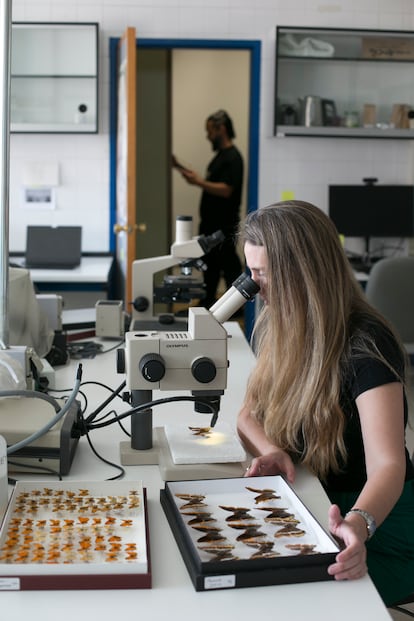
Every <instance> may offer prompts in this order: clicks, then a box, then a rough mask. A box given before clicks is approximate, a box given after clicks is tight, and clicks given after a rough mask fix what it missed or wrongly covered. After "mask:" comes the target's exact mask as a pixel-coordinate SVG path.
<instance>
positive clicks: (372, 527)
mask: <svg viewBox="0 0 414 621" xmlns="http://www.w3.org/2000/svg"><path fill="white" fill-rule="evenodd" d="M351 513H358V514H359V515H360V516H361V517H362V518H363V519H364V520H365V525H366V527H367V535H368V537H367V541H369V539H371V537H372V536H373V534H374V533H375V531H376V530H377V524H376V522H375V518H374V517H373V516H372V515H371V514H370V513H368V511H364V510H363V509H357V508H356V507H355V508H354V509H350V510H349V511H348V513H347V514H346V515H345V519H346V518H347V517H348V515H350V514H351Z"/></svg>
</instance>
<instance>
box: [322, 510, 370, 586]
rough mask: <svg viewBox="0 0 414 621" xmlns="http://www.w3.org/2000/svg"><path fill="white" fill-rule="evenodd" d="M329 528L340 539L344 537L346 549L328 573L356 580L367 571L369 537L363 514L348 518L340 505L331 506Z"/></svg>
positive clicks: (335, 576)
mask: <svg viewBox="0 0 414 621" xmlns="http://www.w3.org/2000/svg"><path fill="white" fill-rule="evenodd" d="M329 530H330V531H331V533H332V534H333V535H334V536H335V537H337V538H338V539H342V541H343V542H344V544H345V549H344V550H342V551H341V552H339V554H337V555H336V559H335V563H333V564H332V565H330V566H329V567H328V573H329V574H330V575H331V576H334V578H335V580H354V579H356V578H362V576H365V574H366V573H367V551H366V548H365V540H366V538H367V530H366V525H365V522H364V521H363V519H362V518H361V516H359V515H357V514H354V515H352V516H349V517H347V519H346V520H344V518H343V517H342V515H341V512H340V510H339V507H338V506H337V505H332V506H331V507H330V508H329Z"/></svg>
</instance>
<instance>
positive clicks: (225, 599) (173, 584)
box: [1, 323, 391, 621]
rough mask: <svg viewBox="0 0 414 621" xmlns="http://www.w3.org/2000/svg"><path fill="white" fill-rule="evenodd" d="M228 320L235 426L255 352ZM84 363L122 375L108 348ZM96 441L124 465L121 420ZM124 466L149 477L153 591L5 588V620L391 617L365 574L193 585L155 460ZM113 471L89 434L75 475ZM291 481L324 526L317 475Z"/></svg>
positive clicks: (97, 398)
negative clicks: (209, 587) (221, 586)
mask: <svg viewBox="0 0 414 621" xmlns="http://www.w3.org/2000/svg"><path fill="white" fill-rule="evenodd" d="M225 326H226V329H227V330H228V332H229V333H230V334H231V335H232V338H231V339H230V340H229V359H230V367H229V373H228V389H227V390H226V392H225V394H224V396H223V397H222V404H221V413H220V418H221V419H222V420H223V421H226V422H227V423H229V424H230V425H232V426H235V423H236V416H237V412H238V410H239V408H240V406H241V402H242V399H243V395H244V388H245V385H246V380H247V377H248V374H249V372H250V369H251V368H252V365H253V362H254V357H253V355H252V353H251V351H250V348H249V347H248V345H247V343H246V341H245V339H244V336H243V334H242V332H241V330H240V328H239V326H238V324H237V323H227V324H225ZM103 345H104V349H109V348H110V347H111V341H107V342H104V343H103ZM82 364H83V378H82V381H83V382H88V381H99V382H104V383H107V384H108V385H110V386H111V387H112V388H113V389H115V388H116V387H117V386H119V385H120V384H121V382H122V379H123V376H122V375H117V373H116V354H115V352H114V351H112V352H109V353H107V354H101V355H100V356H98V357H97V358H96V359H94V360H84V361H82ZM76 367H77V363H76V362H71V363H70V365H68V366H67V367H64V368H62V369H59V370H58V371H57V374H56V381H57V387H59V388H68V389H69V388H70V387H71V386H72V385H73V382H74V376H75V370H76ZM83 390H84V391H85V392H86V393H87V395H88V399H89V403H90V405H89V409H88V413H90V412H91V411H93V409H94V407H96V406H97V405H98V404H100V403H101V402H102V401H104V399H106V398H107V396H108V394H109V393H108V392H107V391H105V390H104V389H103V388H100V387H99V386H85V387H84V389H83ZM160 396H164V397H165V396H167V395H166V393H154V398H156V397H160ZM115 404H116V407H117V411H118V412H123V411H126V410H127V409H128V407H127V404H123V403H122V402H121V401H120V400H119V399H118V400H117V401H116V402H115ZM112 405H113V404H112ZM172 415H173V416H172ZM153 417H154V421H153V423H154V426H157V427H158V426H162V425H165V424H167V423H168V422H171V421H172V419H174V420H179V421H180V423H181V422H185V423H186V424H190V425H194V426H201V425H205V424H206V421H205V415H202V414H196V413H194V412H193V409H192V404H191V403H172V404H169V405H162V406H159V407H156V408H154V410H153ZM220 418H219V420H220ZM91 440H92V442H93V443H94V446H95V448H96V449H97V450H98V451H99V453H100V454H101V455H102V456H103V457H104V458H105V459H108V460H110V461H114V462H116V463H119V461H120V458H119V442H120V440H125V436H124V435H123V434H122V432H121V430H120V428H119V426H118V425H116V424H114V425H111V426H110V427H106V428H104V429H101V430H96V431H94V432H92V434H91ZM125 469H126V475H125V477H126V479H127V480H137V479H138V480H142V481H143V484H144V487H146V489H147V498H148V513H149V529H150V541H151V559H152V589H149V590H145V589H143V590H139V591H137V590H107V591H99V592H94V591H87V590H86V591H77V592H71V591H48V592H46V593H44V594H43V595H42V599H41V600H40V599H39V593H36V592H33V591H22V592H10V591H5V592H3V593H2V594H1V607H2V611H3V612H4V616H5V619H7V621H22V620H23V619H27V620H30V621H56V619H59V621H72V619H73V617H75V618H77V619H79V620H80V621H83V620H85V621H86V620H88V621H89V620H90V619H94V618H97V619H99V621H113V620H114V619H116V618H117V617H119V616H120V615H122V616H128V617H129V616H131V617H132V618H134V617H137V618H142V619H145V620H146V621H166V620H171V621H175V620H176V621H183V620H186V619H197V621H211V619H214V618H218V619H220V620H221V619H236V620H237V621H251V620H252V619H259V618H261V617H262V616H266V617H269V618H271V619H289V621H303V619H306V621H323V620H324V619H327V620H328V619H329V620H330V619H335V621H342V620H343V621H349V620H350V619H355V620H357V619H363V620H364V621H382V620H386V619H388V620H389V619H390V618H391V617H390V616H389V614H388V611H387V609H386V608H385V607H384V605H383V603H382V601H381V599H380V597H379V595H378V593H377V592H376V590H375V588H374V586H373V584H372V582H371V580H370V578H369V577H367V576H366V577H365V578H363V579H361V580H357V581H346V582H335V581H331V580H330V581H326V582H314V583H303V584H290V585H277V586H265V587H254V588H239V589H236V590H234V589H225V590H217V591H208V592H197V591H195V589H194V587H193V584H192V582H191V579H190V576H189V574H188V572H187V569H186V567H185V565H184V561H183V559H182V557H181V554H180V552H179V549H178V547H177V544H176V542H175V540H174V537H173V534H172V531H171V529H170V527H169V524H168V522H167V519H166V517H165V515H164V512H163V509H162V507H161V505H160V502H159V492H160V489H162V488H163V487H164V482H163V480H162V479H161V477H160V474H159V470H158V467H157V466H125ZM115 474H116V472H115V470H114V469H113V468H111V467H110V466H109V465H106V464H104V463H102V462H100V461H99V460H98V459H97V458H96V457H95V456H94V455H93V453H92V451H91V449H90V448H89V445H88V443H87V441H86V439H85V438H82V439H81V440H80V443H79V446H78V449H77V452H76V455H75V458H74V462H73V465H72V468H71V472H70V475H69V477H68V478H69V479H74V480H84V481H87V480H89V481H91V480H103V479H107V478H109V477H113V476H114V475H115ZM39 479H40V477H39ZM31 480H33V479H31ZM43 480H45V478H44V479H43ZM46 480H47V479H46ZM294 489H295V490H296V492H297V493H298V495H299V496H300V497H301V498H302V499H303V501H304V502H305V504H306V505H307V507H308V508H309V510H310V511H311V512H312V513H313V514H314V516H315V517H316V518H317V519H318V520H319V521H320V523H321V524H322V525H324V526H325V527H326V526H327V511H328V506H329V502H328V499H327V497H326V495H325V493H324V491H323V489H322V487H321V485H320V484H319V482H318V480H317V479H315V478H314V477H313V476H311V475H309V473H307V472H306V471H305V470H303V469H299V471H298V475H297V481H296V483H295V485H294Z"/></svg>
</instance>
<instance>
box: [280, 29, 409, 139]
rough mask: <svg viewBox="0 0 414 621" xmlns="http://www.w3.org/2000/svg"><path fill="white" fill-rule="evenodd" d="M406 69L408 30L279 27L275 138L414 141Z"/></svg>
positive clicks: (407, 71)
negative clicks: (312, 112) (309, 108)
mask: <svg viewBox="0 0 414 621" xmlns="http://www.w3.org/2000/svg"><path fill="white" fill-rule="evenodd" d="M413 63H414V33H412V32H410V31H388V30H387V31H384V30H351V29H330V28H294V27H283V26H280V27H278V28H277V32H276V80H275V86H276V92H275V126H274V134H275V135H276V136H320V137H343V138H347V137H348V138H397V139H400V138H402V139H414V130H412V129H410V121H409V112H410V111H411V108H412V109H413V110H414V80H413V79H412V74H413V67H414V64H413ZM309 97H311V98H312V100H313V101H312V105H313V106H314V107H316V108H318V107H319V109H318V110H317V114H316V115H315V116H314V118H310V117H311V115H307V114H306V113H305V107H306V101H307V98H309ZM326 105H327V106H328V108H327V109H328V110H329V114H326V113H325V106H326ZM368 111H369V113H368ZM413 115H414V113H413ZM350 116H352V117H353V120H352V123H350V122H348V120H349V118H350ZM347 119H348V120H347ZM347 125H348V126H347ZM349 125H352V126H349Z"/></svg>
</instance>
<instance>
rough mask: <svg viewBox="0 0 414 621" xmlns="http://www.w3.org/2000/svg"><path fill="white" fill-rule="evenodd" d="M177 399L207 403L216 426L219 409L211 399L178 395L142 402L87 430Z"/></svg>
mask: <svg viewBox="0 0 414 621" xmlns="http://www.w3.org/2000/svg"><path fill="white" fill-rule="evenodd" d="M175 401H192V402H197V403H202V404H203V405H205V406H206V407H208V408H209V409H210V410H211V412H212V414H213V418H212V421H211V427H214V425H215V421H216V420H217V416H218V411H217V408H215V407H214V405H213V404H212V403H210V401H204V400H203V399H200V398H199V397H190V396H178V397H165V398H164V399H156V400H154V401H149V402H148V403H142V404H140V405H138V406H136V407H134V408H131V409H130V410H128V411H127V412H124V413H123V414H117V416H116V417H114V418H112V419H111V420H110V421H106V422H102V423H95V424H93V423H92V424H90V425H88V427H87V430H88V431H91V430H92V429H100V428H102V427H108V426H109V425H112V423H114V422H116V421H119V420H122V419H124V418H127V417H128V416H132V414H135V412H142V411H144V410H149V409H150V408H152V407H154V406H156V405H163V404H165V403H172V402H175Z"/></svg>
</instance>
